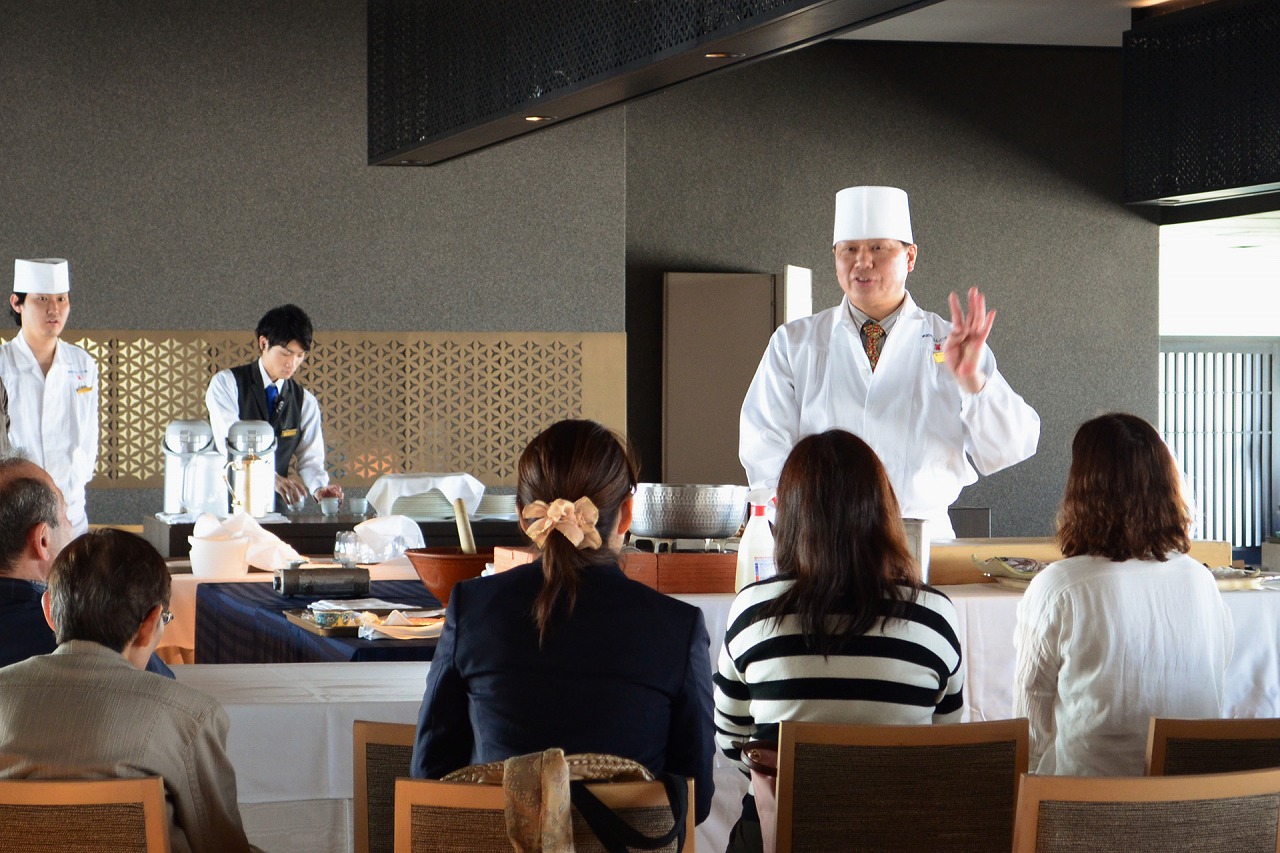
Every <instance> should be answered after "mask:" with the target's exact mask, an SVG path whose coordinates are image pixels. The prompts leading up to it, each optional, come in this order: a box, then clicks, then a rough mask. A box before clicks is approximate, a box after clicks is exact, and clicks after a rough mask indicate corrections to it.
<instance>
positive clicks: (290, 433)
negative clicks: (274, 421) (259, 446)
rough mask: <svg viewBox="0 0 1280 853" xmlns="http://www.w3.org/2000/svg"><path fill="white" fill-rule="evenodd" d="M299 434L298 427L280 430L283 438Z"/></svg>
mask: <svg viewBox="0 0 1280 853" xmlns="http://www.w3.org/2000/svg"><path fill="white" fill-rule="evenodd" d="M297 434H298V431H297V430H296V429H282V430H280V437H281V438H293V437H294V436H295V435H297Z"/></svg>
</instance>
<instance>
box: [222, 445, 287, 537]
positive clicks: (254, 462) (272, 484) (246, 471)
mask: <svg viewBox="0 0 1280 853" xmlns="http://www.w3.org/2000/svg"><path fill="white" fill-rule="evenodd" d="M275 451H276V433H275V429H274V428H273V427H272V426H271V424H269V423H267V422H266V421H236V422H235V423H233V424H232V425H231V429H229V430H228V431H227V464H226V476H227V488H228V489H229V490H230V491H231V505H232V510H233V511H244V512H247V513H249V515H252V516H254V517H255V518H261V517H262V516H264V515H268V514H269V513H270V512H271V511H272V508H273V507H274V506H275V501H276V452H275Z"/></svg>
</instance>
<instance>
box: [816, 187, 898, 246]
mask: <svg viewBox="0 0 1280 853" xmlns="http://www.w3.org/2000/svg"><path fill="white" fill-rule="evenodd" d="M877 238H887V239H891V240H901V241H902V242H904V243H914V242H915V240H914V239H912V237H911V211H910V210H909V209H908V208H907V194H906V192H905V191H903V190H900V189H898V188H897V187H846V188H845V189H842V190H840V192H838V193H836V231H835V237H834V238H833V239H832V241H831V243H832V245H835V244H836V243H839V242H840V241H841V240H875V239H877Z"/></svg>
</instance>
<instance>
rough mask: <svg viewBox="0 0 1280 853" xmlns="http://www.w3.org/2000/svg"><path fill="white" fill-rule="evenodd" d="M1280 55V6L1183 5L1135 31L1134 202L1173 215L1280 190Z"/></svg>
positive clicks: (1128, 176)
mask: <svg viewBox="0 0 1280 853" xmlns="http://www.w3.org/2000/svg"><path fill="white" fill-rule="evenodd" d="M1277 56H1280V3H1276V2H1275V0H1216V2H1212V3H1203V4H1200V5H1195V6H1191V7H1186V8H1179V9H1176V10H1175V11H1171V12H1167V13H1164V14H1152V15H1151V17H1149V18H1147V19H1145V20H1142V21H1140V22H1138V23H1136V24H1135V25H1134V27H1133V29H1132V30H1130V31H1129V32H1127V33H1125V35H1124V72H1125V80H1124V166H1125V201H1126V202H1128V203H1130V204H1142V205H1154V206H1157V207H1160V208H1164V209H1170V208H1172V207H1174V206H1179V205H1182V206H1187V205H1203V204H1207V203H1214V202H1222V201H1224V200H1237V201H1240V200H1246V199H1250V198H1256V197H1258V196H1264V195H1269V194H1273V193H1280V97H1277V94H1276V93H1277V92H1280V62H1277V61H1276V57H1277ZM1275 199H1276V203H1277V204H1280V196H1275Z"/></svg>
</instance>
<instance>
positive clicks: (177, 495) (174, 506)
mask: <svg viewBox="0 0 1280 853" xmlns="http://www.w3.org/2000/svg"><path fill="white" fill-rule="evenodd" d="M163 447H164V511H165V512H167V513H180V512H182V511H183V503H184V502H183V498H182V484H183V481H184V480H186V478H187V473H188V470H189V469H190V468H191V466H192V463H193V462H194V461H195V459H196V457H197V456H199V455H200V454H208V453H210V452H212V453H213V454H214V455H215V456H217V455H218V451H217V450H216V449H215V447H214V443H213V430H212V429H210V428H209V423H208V421H173V422H172V423H170V424H169V426H168V427H166V428H165V431H164V444H163Z"/></svg>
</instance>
